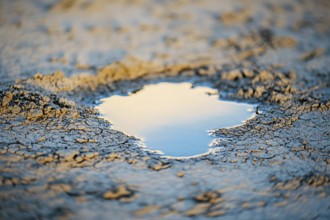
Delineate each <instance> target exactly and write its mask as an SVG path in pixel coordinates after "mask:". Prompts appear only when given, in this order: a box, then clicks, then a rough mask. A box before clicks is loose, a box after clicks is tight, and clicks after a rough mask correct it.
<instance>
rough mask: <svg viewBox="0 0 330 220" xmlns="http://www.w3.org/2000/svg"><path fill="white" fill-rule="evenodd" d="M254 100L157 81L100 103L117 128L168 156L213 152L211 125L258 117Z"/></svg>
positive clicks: (208, 89) (240, 122) (220, 125)
mask: <svg viewBox="0 0 330 220" xmlns="http://www.w3.org/2000/svg"><path fill="white" fill-rule="evenodd" d="M253 107H254V106H252V105H249V104H242V103H235V102H227V101H220V100H219V94H218V91H217V90H215V89H211V88H209V87H204V86H198V87H194V88H192V84H191V83H158V84H150V85H146V86H144V87H143V89H142V90H140V91H138V92H136V93H132V94H129V95H128V96H119V95H113V96H110V97H109V98H104V99H101V104H100V105H98V106H96V108H97V109H98V110H99V111H100V113H101V114H102V117H103V118H104V119H106V120H108V121H110V122H111V123H112V128H113V129H116V130H120V131H123V132H125V133H127V134H129V135H134V136H136V137H139V138H140V139H141V140H142V141H143V142H144V144H145V146H146V147H147V148H149V149H151V150H158V151H161V152H162V153H163V154H164V156H170V157H191V156H196V155H200V154H204V153H207V152H209V150H210V149H211V148H210V145H211V142H212V139H214V138H215V137H212V136H211V135H210V132H209V131H210V130H212V129H216V128H229V127H233V126H239V125H242V124H243V123H244V121H245V120H247V119H249V118H251V117H253V116H254V111H253Z"/></svg>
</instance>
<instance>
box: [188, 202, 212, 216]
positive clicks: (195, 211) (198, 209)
mask: <svg viewBox="0 0 330 220" xmlns="http://www.w3.org/2000/svg"><path fill="white" fill-rule="evenodd" d="M210 206H211V204H209V203H201V204H197V205H196V206H195V207H194V208H192V209H190V210H188V211H187V212H186V215H187V216H196V215H200V214H203V213H205V212H206V211H207V209H208V208H210Z"/></svg>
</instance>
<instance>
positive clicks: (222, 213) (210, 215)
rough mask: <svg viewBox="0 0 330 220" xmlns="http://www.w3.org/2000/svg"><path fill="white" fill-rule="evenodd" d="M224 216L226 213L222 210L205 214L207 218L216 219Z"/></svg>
mask: <svg viewBox="0 0 330 220" xmlns="http://www.w3.org/2000/svg"><path fill="white" fill-rule="evenodd" d="M224 214H226V212H225V211H224V210H217V211H212V212H209V213H207V216H208V217H217V216H222V215H224Z"/></svg>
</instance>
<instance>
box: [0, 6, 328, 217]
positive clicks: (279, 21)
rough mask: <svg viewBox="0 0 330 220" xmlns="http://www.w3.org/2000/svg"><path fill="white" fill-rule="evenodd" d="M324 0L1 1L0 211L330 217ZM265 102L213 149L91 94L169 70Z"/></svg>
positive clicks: (127, 87) (222, 134)
mask: <svg viewBox="0 0 330 220" xmlns="http://www.w3.org/2000/svg"><path fill="white" fill-rule="evenodd" d="M329 9H330V5H329V3H328V1H326V0H325V1H321V0H318V1H284V0H283V1H267V2H266V1H261V0H260V1H258V0H249V1H244V3H242V2H241V1H230V2H229V1H218V0H214V1H211V0H209V1H197V0H195V1H184V0H181V1H147V0H135V1H129V0H121V1H120V0H118V1H111V2H110V3H109V2H108V1H105V0H97V1H88V0H81V1H78V0H62V1H53V0H49V1H42V0H39V1H32V0H31V1H9V0H8V1H1V2H0V25H1V26H0V77H1V79H2V80H1V81H0V218H1V219H36V218H51V219H53V218H54V219H55V218H64V219H109V218H110V219H191V218H194V219H207V218H225V219H329V218H330V196H329V193H330V171H329V168H330V141H329V138H330V122H329V118H330V99H329V97H330V69H329V66H328V64H329V61H330V59H329V58H330V56H329V48H330V42H329V40H328V36H329V34H330V20H329V19H330V16H329V13H328V11H329ZM187 80H189V81H191V82H193V83H194V84H196V85H198V84H203V83H208V84H209V85H211V86H213V87H214V88H217V89H219V92H220V98H221V99H226V100H235V101H244V102H248V103H253V104H256V105H258V109H257V113H258V114H257V117H255V118H253V119H252V120H250V121H248V122H247V123H246V124H245V125H243V126H240V127H236V128H232V129H217V130H216V132H215V135H216V136H217V137H219V138H222V139H221V141H220V142H219V143H218V147H219V149H218V150H217V151H215V152H213V153H211V154H208V155H204V156H200V157H196V158H190V159H184V160H178V159H169V158H164V157H161V156H160V155H158V154H156V153H152V152H150V151H145V150H143V149H141V148H140V147H139V146H138V144H137V143H136V138H135V137H132V136H128V135H126V134H124V133H122V132H121V131H116V130H113V129H111V126H110V124H109V123H108V122H106V121H104V120H103V119H100V118H98V115H97V112H96V111H95V110H94V109H93V105H94V104H95V103H96V102H97V100H99V99H100V97H104V96H109V95H111V94H113V93H114V92H120V93H124V94H126V93H129V92H131V91H135V90H137V89H140V88H142V87H143V85H145V84H148V83H154V82H159V81H173V82H182V81H187Z"/></svg>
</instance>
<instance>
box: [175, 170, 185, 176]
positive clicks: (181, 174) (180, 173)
mask: <svg viewBox="0 0 330 220" xmlns="http://www.w3.org/2000/svg"><path fill="white" fill-rule="evenodd" d="M184 175H185V173H184V172H183V171H182V172H178V173H177V174H176V176H177V177H183V176H184Z"/></svg>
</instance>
